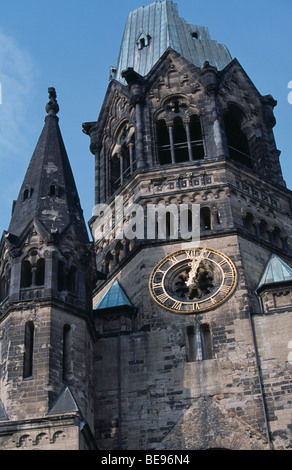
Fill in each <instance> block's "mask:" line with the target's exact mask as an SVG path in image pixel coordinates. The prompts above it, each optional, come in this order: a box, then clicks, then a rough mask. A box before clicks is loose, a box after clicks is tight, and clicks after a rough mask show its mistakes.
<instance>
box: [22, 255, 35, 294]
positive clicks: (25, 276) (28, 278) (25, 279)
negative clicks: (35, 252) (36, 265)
mask: <svg viewBox="0 0 292 470" xmlns="http://www.w3.org/2000/svg"><path fill="white" fill-rule="evenodd" d="M31 285H32V269H31V264H30V262H29V261H28V260H25V261H22V263H21V281H20V287H21V288H22V289H25V288H27V287H31Z"/></svg>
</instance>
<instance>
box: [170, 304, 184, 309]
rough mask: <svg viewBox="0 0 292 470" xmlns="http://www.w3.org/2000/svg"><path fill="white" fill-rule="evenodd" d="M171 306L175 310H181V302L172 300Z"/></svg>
mask: <svg viewBox="0 0 292 470" xmlns="http://www.w3.org/2000/svg"><path fill="white" fill-rule="evenodd" d="M172 308H174V309H175V310H181V309H182V303H181V302H174V304H173V306H172Z"/></svg>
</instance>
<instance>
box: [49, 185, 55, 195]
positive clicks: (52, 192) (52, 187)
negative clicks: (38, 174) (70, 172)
mask: <svg viewBox="0 0 292 470" xmlns="http://www.w3.org/2000/svg"><path fill="white" fill-rule="evenodd" d="M50 196H56V186H55V185H54V184H51V186H50Z"/></svg>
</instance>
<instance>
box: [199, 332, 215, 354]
mask: <svg viewBox="0 0 292 470" xmlns="http://www.w3.org/2000/svg"><path fill="white" fill-rule="evenodd" d="M200 334H201V344H202V359H212V357H213V352H212V342H211V333H210V328H209V325H206V324H203V325H201V326H200Z"/></svg>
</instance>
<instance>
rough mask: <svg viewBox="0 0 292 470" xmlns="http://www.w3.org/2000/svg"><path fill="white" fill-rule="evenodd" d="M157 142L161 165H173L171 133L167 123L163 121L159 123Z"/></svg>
mask: <svg viewBox="0 0 292 470" xmlns="http://www.w3.org/2000/svg"><path fill="white" fill-rule="evenodd" d="M157 141H158V158H159V163H160V165H167V164H169V163H171V151H170V140H169V131H168V128H167V125H166V122H165V121H164V120H163V119H161V120H160V121H158V122H157Z"/></svg>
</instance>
